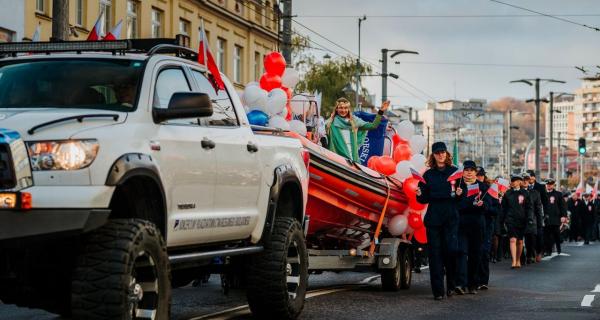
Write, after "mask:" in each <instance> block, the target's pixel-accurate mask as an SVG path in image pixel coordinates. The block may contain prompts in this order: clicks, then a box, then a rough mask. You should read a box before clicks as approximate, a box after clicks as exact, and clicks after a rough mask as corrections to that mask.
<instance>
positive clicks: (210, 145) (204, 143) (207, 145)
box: [201, 138, 215, 150]
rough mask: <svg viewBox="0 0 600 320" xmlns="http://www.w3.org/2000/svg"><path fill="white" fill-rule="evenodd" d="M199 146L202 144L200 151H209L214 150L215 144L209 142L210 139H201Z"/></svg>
mask: <svg viewBox="0 0 600 320" xmlns="http://www.w3.org/2000/svg"><path fill="white" fill-rule="evenodd" d="M201 144H202V149H207V150H210V149H214V148H215V142H214V141H212V140H210V139H208V138H204V139H202V142H201Z"/></svg>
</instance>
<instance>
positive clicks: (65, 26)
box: [51, 0, 69, 41]
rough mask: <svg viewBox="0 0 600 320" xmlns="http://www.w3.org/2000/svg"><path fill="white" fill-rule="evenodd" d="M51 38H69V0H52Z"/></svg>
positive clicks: (60, 39) (65, 39) (64, 39)
mask: <svg viewBox="0 0 600 320" xmlns="http://www.w3.org/2000/svg"><path fill="white" fill-rule="evenodd" d="M51 40H53V41H67V40H69V0H52V38H51Z"/></svg>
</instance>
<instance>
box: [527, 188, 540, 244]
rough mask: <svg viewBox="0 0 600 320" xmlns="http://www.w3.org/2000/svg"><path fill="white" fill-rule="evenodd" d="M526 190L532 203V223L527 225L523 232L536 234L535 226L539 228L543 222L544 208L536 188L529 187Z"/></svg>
mask: <svg viewBox="0 0 600 320" xmlns="http://www.w3.org/2000/svg"><path fill="white" fill-rule="evenodd" d="M527 192H528V193H529V199H530V200H531V204H532V205H533V217H534V219H533V223H532V224H528V225H527V229H526V230H525V233H528V234H536V233H537V228H538V227H540V228H541V227H542V225H543V224H544V222H543V221H544V208H543V206H542V199H541V197H540V193H539V192H538V191H537V190H535V189H534V188H531V189H529V190H527Z"/></svg>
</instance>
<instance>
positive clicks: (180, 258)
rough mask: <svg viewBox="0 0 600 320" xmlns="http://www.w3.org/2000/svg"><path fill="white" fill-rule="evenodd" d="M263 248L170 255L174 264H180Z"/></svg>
mask: <svg viewBox="0 0 600 320" xmlns="http://www.w3.org/2000/svg"><path fill="white" fill-rule="evenodd" d="M263 250H264V248H263V247H262V246H252V247H243V248H234V249H222V250H215V251H205V252H194V253H184V254H174V255H171V256H169V262H171V263H172V264H178V263H186V262H194V261H200V260H208V259H212V258H215V257H230V256H241V255H245V254H252V253H259V252H262V251H263Z"/></svg>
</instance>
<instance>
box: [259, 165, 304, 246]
mask: <svg viewBox="0 0 600 320" xmlns="http://www.w3.org/2000/svg"><path fill="white" fill-rule="evenodd" d="M290 183H291V184H294V185H295V186H296V187H297V188H298V190H302V184H301V183H300V180H299V179H298V177H297V175H296V171H295V170H294V168H293V167H292V165H290V164H282V165H280V166H278V167H277V168H275V170H274V177H273V185H272V186H271V190H270V192H269V205H268V207H267V218H266V220H265V227H264V229H263V237H261V238H264V236H265V235H267V234H271V233H272V232H273V226H274V224H275V213H276V212H277V202H278V201H279V197H280V196H281V191H282V190H283V187H284V186H285V185H287V184H290ZM300 205H301V207H303V205H304V204H300ZM301 211H302V209H301ZM293 217H294V218H296V219H297V220H298V223H300V224H301V225H302V224H303V223H304V217H303V216H302V212H300V214H299V216H298V213H294V215H293Z"/></svg>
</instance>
